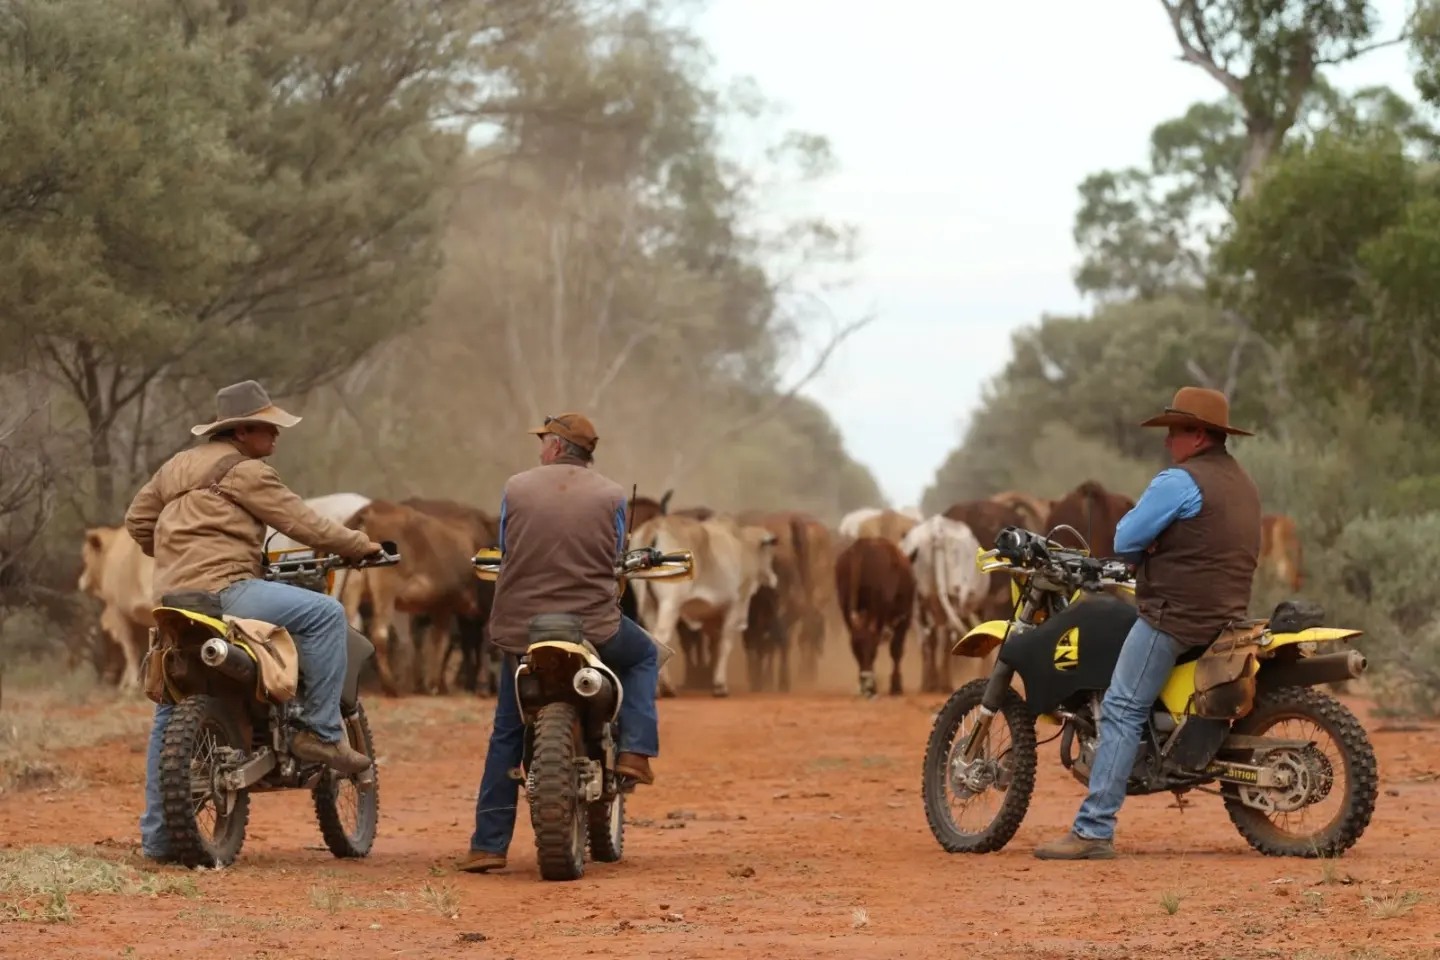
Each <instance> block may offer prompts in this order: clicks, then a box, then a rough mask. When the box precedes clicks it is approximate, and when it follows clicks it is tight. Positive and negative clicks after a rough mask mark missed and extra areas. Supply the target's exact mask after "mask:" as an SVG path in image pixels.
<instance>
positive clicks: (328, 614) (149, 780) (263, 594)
mask: <svg viewBox="0 0 1440 960" xmlns="http://www.w3.org/2000/svg"><path fill="white" fill-rule="evenodd" d="M220 609H221V610H223V611H224V612H225V613H226V614H227V615H229V616H232V617H242V618H246V619H254V620H264V621H265V622H266V623H273V624H275V625H277V626H281V627H284V628H285V629H286V630H289V631H290V634H291V636H293V637H294V638H295V647H296V649H297V651H298V652H299V654H300V673H301V676H303V677H304V678H305V683H304V686H303V688H302V691H303V694H304V697H303V699H302V701H301V706H302V716H303V720H304V723H305V725H306V726H308V727H309V728H310V729H311V730H313V731H315V733H316V735H317V736H319V738H320V739H321V740H324V741H326V742H328V743H337V742H339V740H340V739H341V737H343V736H344V729H343V727H342V726H341V722H340V690H341V687H342V686H343V684H344V682H345V666H346V664H345V644H346V632H347V629H348V628H347V624H346V621H345V608H344V607H342V606H341V605H340V602H339V601H338V600H336V599H335V598H333V597H328V596H326V595H325V594H323V593H316V592H314V591H312V590H306V589H304V588H302V587H296V586H292V585H290V584H288V583H272V582H270V581H268V580H239V581H236V582H235V583H232V584H230V586H228V587H226V588H225V589H224V590H221V591H220ZM173 709H174V708H173V707H171V706H169V705H168V704H157V705H156V707H155V721H154V723H153V724H152V725H151V727H150V744H149V748H148V750H147V751H146V755H145V812H144V814H142V815H141V817H140V845H141V849H142V851H143V852H144V853H145V855H146V856H151V857H163V856H165V855H166V852H167V851H166V849H165V833H164V830H163V827H164V820H163V809H164V804H163V801H162V799H161V796H160V749H161V747H162V746H163V744H164V740H165V726H166V724H168V723H169V722H170V713H171V711H172V710H173Z"/></svg>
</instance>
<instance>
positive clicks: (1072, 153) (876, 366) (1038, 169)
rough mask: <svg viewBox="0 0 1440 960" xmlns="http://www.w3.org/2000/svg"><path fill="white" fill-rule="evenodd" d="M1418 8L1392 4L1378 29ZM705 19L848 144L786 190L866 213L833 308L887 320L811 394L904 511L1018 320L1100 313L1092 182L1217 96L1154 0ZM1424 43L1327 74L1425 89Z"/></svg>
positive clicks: (721, 11) (713, 13)
mask: <svg viewBox="0 0 1440 960" xmlns="http://www.w3.org/2000/svg"><path fill="white" fill-rule="evenodd" d="M1405 6H1406V4H1405V0H1378V2H1377V3H1376V8H1377V9H1378V10H1379V11H1380V15H1381V17H1382V23H1383V26H1382V32H1383V33H1384V34H1386V35H1388V34H1390V33H1392V32H1395V31H1398V29H1399V27H1400V25H1401V23H1402V20H1403V17H1404V13H1405ZM852 11H853V12H852ZM697 25H698V28H699V30H700V33H701V35H702V36H703V37H704V39H705V40H706V41H707V43H709V45H710V47H711V49H712V51H713V52H714V55H715V58H716V61H717V73H718V75H719V77H720V78H721V79H727V78H734V77H737V76H741V75H749V76H751V77H753V78H754V79H755V80H756V81H757V83H758V84H759V86H760V88H761V89H762V90H763V91H764V92H765V93H766V94H767V95H768V96H769V97H771V98H773V99H775V100H778V101H780V102H781V103H782V104H783V105H784V107H785V108H786V110H787V120H788V122H789V123H790V124H791V125H793V126H796V127H800V128H803V129H807V130H812V131H815V132H818V133H823V134H825V135H826V136H828V137H829V138H830V140H831V143H832V145H833V147H834V150H835V153H836V155H837V158H838V161H839V170H838V171H837V173H836V174H835V175H834V176H832V177H831V178H830V179H829V180H828V181H827V182H825V183H824V184H823V185H820V186H816V187H811V188H809V189H808V190H807V193H806V194H805V195H804V196H796V197H792V198H790V199H791V200H792V202H794V203H796V204H808V205H809V207H810V208H811V209H814V210H818V211H823V212H824V213H825V214H827V215H828V216H831V217H834V218H836V219H839V220H846V221H850V222H853V223H855V224H856V225H857V226H858V227H859V228H860V230H861V234H862V259H861V261H860V264H859V268H858V282H857V283H856V284H855V286H854V288H853V289H852V290H851V291H849V292H847V293H846V294H845V295H844V297H837V298H835V299H833V300H832V301H831V305H832V306H833V307H834V309H835V310H836V312H837V313H838V314H839V315H841V316H842V317H846V316H857V315H859V314H860V313H862V312H864V311H865V310H874V311H875V313H876V314H877V315H878V317H879V319H878V320H877V321H876V322H875V323H873V324H872V325H871V326H870V327H868V328H866V329H865V330H862V331H860V332H859V333H858V334H856V335H855V336H854V337H853V338H852V339H851V340H849V341H848V342H847V344H846V345H845V346H844V347H843V348H842V350H841V352H839V353H837V355H836V356H835V358H834V359H833V361H832V362H831V364H830V365H829V367H828V368H827V371H826V373H825V374H824V375H823V377H822V378H821V379H819V380H818V381H816V382H815V383H814V384H813V385H812V386H811V388H810V389H808V390H807V391H806V392H807V393H808V394H810V395H811V396H813V397H815V398H816V399H817V400H819V401H820V402H821V403H823V404H824V405H825V406H826V407H827V408H828V409H829V410H830V411H831V413H832V415H833V416H834V417H835V419H836V421H837V423H838V424H839V426H840V428H841V430H842V431H843V433H844V435H845V442H846V446H847V448H848V450H849V451H850V453H851V454H852V455H853V456H855V457H856V458H857V459H859V460H861V461H863V462H864V463H865V464H867V465H868V466H869V467H870V468H871V469H872V470H873V471H874V473H875V476H876V478H877V479H878V480H879V482H880V485H881V488H882V490H883V491H884V493H885V495H886V496H887V497H888V498H889V499H890V500H891V502H892V503H894V504H896V505H904V504H909V503H915V502H918V500H919V497H920V494H921V491H922V490H923V489H924V488H925V486H926V485H927V484H929V482H930V481H931V479H932V478H933V476H934V473H935V469H936V468H937V467H938V466H939V465H940V463H941V462H942V461H943V460H944V458H945V456H946V455H947V454H948V453H949V452H950V450H951V449H953V448H954V446H955V445H956V443H957V442H958V440H959V437H960V435H961V432H962V431H963V429H964V427H965V423H966V421H967V418H968V416H969V414H970V412H971V410H972V409H973V408H974V407H975V405H976V404H977V402H978V399H979V391H980V387H981V384H982V383H983V382H984V381H985V380H987V379H988V378H989V377H991V376H992V375H994V374H995V373H998V372H999V371H1000V369H1001V368H1002V366H1003V365H1004V363H1005V361H1006V359H1007V358H1008V356H1009V350H1010V334H1011V333H1012V332H1013V331H1014V330H1015V329H1017V328H1018V327H1021V326H1024V325H1026V324H1030V323H1033V322H1035V321H1036V320H1038V319H1039V317H1040V315H1041V314H1042V313H1043V312H1047V311H1048V312H1052V313H1066V312H1077V311H1082V310H1084V309H1085V304H1084V302H1083V301H1082V300H1081V298H1080V297H1079V296H1078V295H1077V294H1076V292H1075V288H1074V286H1073V284H1072V283H1071V272H1072V270H1073V268H1074V266H1075V263H1076V259H1077V258H1076V254H1075V249H1074V244H1073V242H1072V240H1071V236H1070V228H1071V221H1072V218H1073V216H1074V213H1075V207H1076V196H1077V195H1076V192H1075V189H1076V186H1077V185H1078V184H1079V182H1080V181H1081V179H1083V178H1084V177H1085V176H1086V175H1087V174H1089V173H1091V172H1093V171H1096V170H1101V169H1105V168H1115V167H1124V166H1129V165H1135V164H1141V163H1143V162H1144V161H1145V158H1146V155H1147V152H1148V145H1149V143H1148V138H1149V134H1150V130H1151V128H1152V127H1154V126H1155V124H1156V123H1158V122H1160V121H1162V120H1165V119H1168V118H1170V117H1173V116H1176V115H1179V114H1180V113H1182V112H1183V111H1184V110H1185V108H1186V107H1187V106H1188V105H1189V104H1190V103H1192V102H1194V101H1196V100H1201V99H1205V100H1211V99H1217V98H1218V97H1219V96H1220V95H1221V93H1222V91H1221V89H1220V87H1219V85H1218V84H1216V83H1215V82H1214V81H1213V80H1211V79H1210V78H1208V77H1207V76H1205V75H1204V74H1203V73H1202V72H1201V71H1200V70H1198V69H1197V68H1195V67H1191V66H1189V65H1186V64H1182V63H1180V62H1179V61H1178V60H1177V59H1176V56H1175V53H1176V43H1175V39H1174V37H1173V35H1172V34H1171V33H1170V31H1169V21H1168V20H1167V18H1166V16H1165V13H1164V10H1163V9H1162V7H1161V5H1160V3H1159V0H1028V2H1024V0H1009V2H1005V3H995V2H990V3H958V2H954V0H888V2H886V3H883V4H873V3H866V4H859V3H857V4H853V5H852V4H845V3H837V2H835V0H710V4H709V7H708V9H707V10H706V12H705V13H704V14H703V15H702V16H701V17H700V18H699V20H698V21H697ZM1408 58H1409V53H1408V50H1407V49H1406V48H1404V47H1392V48H1387V49H1384V50H1380V51H1377V52H1375V53H1371V54H1369V55H1367V56H1366V57H1365V58H1364V59H1362V60H1361V61H1359V62H1358V63H1357V64H1354V65H1351V66H1348V67H1346V68H1344V69H1343V70H1338V71H1335V72H1334V73H1333V74H1332V75H1331V79H1332V81H1333V82H1335V83H1337V84H1339V85H1340V86H1342V87H1344V88H1354V87H1358V86H1364V85H1368V84H1372V83H1387V84H1389V85H1391V86H1392V87H1395V88H1396V89H1397V90H1401V91H1402V92H1404V93H1405V94H1406V95H1407V96H1410V97H1411V98H1413V97H1414V88H1413V86H1412V85H1411V82H1410V67H1409V62H1408ZM805 359H806V358H800V361H801V363H802V365H808V363H804V361H805ZM1117 386H1118V385H1117ZM1177 386H1179V384H1177ZM1158 399H1161V398H1157V400H1158Z"/></svg>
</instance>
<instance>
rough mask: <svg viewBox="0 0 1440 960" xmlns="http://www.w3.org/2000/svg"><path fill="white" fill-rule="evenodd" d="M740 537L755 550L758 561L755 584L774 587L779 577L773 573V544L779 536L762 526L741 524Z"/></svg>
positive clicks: (776, 585)
mask: <svg viewBox="0 0 1440 960" xmlns="http://www.w3.org/2000/svg"><path fill="white" fill-rule="evenodd" d="M740 539H741V540H743V541H744V543H745V545H746V546H747V547H750V548H752V549H753V550H754V551H755V555H756V557H757V559H758V562H759V567H758V570H757V573H756V577H755V582H756V585H757V586H761V587H770V588H772V589H773V588H776V587H778V586H779V585H780V579H779V578H778V577H777V576H776V575H775V544H777V543H779V542H780V538H779V537H777V536H775V534H773V533H771V532H770V531H769V530H766V529H765V528H764V527H755V526H742V527H741V528H740Z"/></svg>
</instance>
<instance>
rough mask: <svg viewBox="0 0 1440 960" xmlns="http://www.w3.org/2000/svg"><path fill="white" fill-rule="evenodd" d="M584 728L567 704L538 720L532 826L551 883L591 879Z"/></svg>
mask: <svg viewBox="0 0 1440 960" xmlns="http://www.w3.org/2000/svg"><path fill="white" fill-rule="evenodd" d="M579 723H580V714H579V712H578V711H576V709H575V707H574V705H573V704H569V703H565V702H563V701H560V702H556V703H547V704H546V705H545V706H543V707H541V708H540V712H539V714H538V715H537V716H536V718H535V732H534V743H535V746H534V760H533V761H532V762H531V764H530V771H529V772H530V780H531V784H532V792H531V794H530V823H531V825H532V827H533V828H534V831H535V855H536V860H537V861H538V862H539V865H540V876H541V877H542V878H544V879H546V880H579V879H580V878H581V877H582V876H584V875H585V834H586V829H585V826H586V823H585V811H584V806H585V805H584V804H582V803H581V801H580V784H579V776H578V774H577V772H576V769H575V760H576V758H577V756H578V751H577V749H576V744H575V741H576V736H575V731H576V729H577V728H578V726H579Z"/></svg>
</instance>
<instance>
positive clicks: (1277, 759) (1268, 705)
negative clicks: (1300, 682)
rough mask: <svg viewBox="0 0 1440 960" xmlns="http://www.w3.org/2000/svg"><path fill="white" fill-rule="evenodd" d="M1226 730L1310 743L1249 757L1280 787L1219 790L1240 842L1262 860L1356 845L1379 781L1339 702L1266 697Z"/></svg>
mask: <svg viewBox="0 0 1440 960" xmlns="http://www.w3.org/2000/svg"><path fill="white" fill-rule="evenodd" d="M1234 732H1235V733H1237V734H1244V735H1247V736H1260V737H1275V738H1278V739H1289V740H1310V741H1313V745H1312V746H1309V747H1304V748H1298V749H1296V748H1280V749H1276V750H1271V751H1267V752H1265V753H1263V754H1259V755H1257V758H1256V761H1255V762H1257V763H1258V764H1260V765H1261V766H1269V767H1271V768H1273V769H1275V770H1276V771H1277V772H1279V773H1280V774H1281V775H1282V776H1284V777H1285V778H1286V780H1287V782H1286V783H1285V784H1284V785H1283V786H1280V787H1274V788H1265V789H1259V788H1255V787H1248V786H1238V785H1235V784H1226V785H1225V787H1224V788H1223V791H1222V792H1223V795H1224V798H1225V808H1226V810H1227V812H1228V813H1229V814H1230V821H1231V822H1232V823H1233V824H1234V825H1235V828H1236V829H1237V830H1238V831H1239V832H1240V835H1241V836H1243V837H1244V838H1245V840H1246V842H1248V843H1249V844H1250V845H1251V846H1252V847H1254V848H1255V849H1256V850H1258V851H1259V852H1261V853H1263V854H1267V855H1269V856H1289V857H1334V856H1339V855H1340V854H1341V853H1343V852H1344V851H1345V850H1347V849H1349V848H1350V847H1351V846H1353V845H1354V844H1355V842H1356V841H1357V840H1359V839H1360V835H1361V834H1362V833H1364V831H1365V828H1366V827H1367V826H1368V825H1369V823H1370V817H1371V815H1372V814H1373V813H1374V810H1375V798H1376V796H1377V794H1378V793H1379V778H1378V774H1377V771H1376V766H1375V751H1374V749H1373V747H1372V746H1371V744H1370V740H1369V738H1368V737H1367V736H1366V735H1365V730H1364V728H1363V727H1361V726H1360V721H1359V720H1357V719H1356V717H1355V715H1354V714H1353V713H1351V712H1350V711H1349V710H1348V709H1347V708H1346V707H1345V705H1344V704H1342V703H1340V702H1339V701H1338V700H1336V699H1335V698H1333V697H1331V696H1329V695H1328V694H1325V693H1322V692H1321V691H1319V690H1315V689H1313V688H1308V687H1307V688H1298V687H1290V688H1284V689H1281V690H1274V691H1269V692H1267V693H1264V694H1262V695H1261V696H1260V697H1259V698H1257V700H1256V703H1255V707H1254V709H1252V710H1251V712H1250V713H1249V714H1247V715H1246V716H1245V717H1244V718H1242V719H1241V720H1239V721H1238V722H1237V723H1236V724H1235V726H1234Z"/></svg>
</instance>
